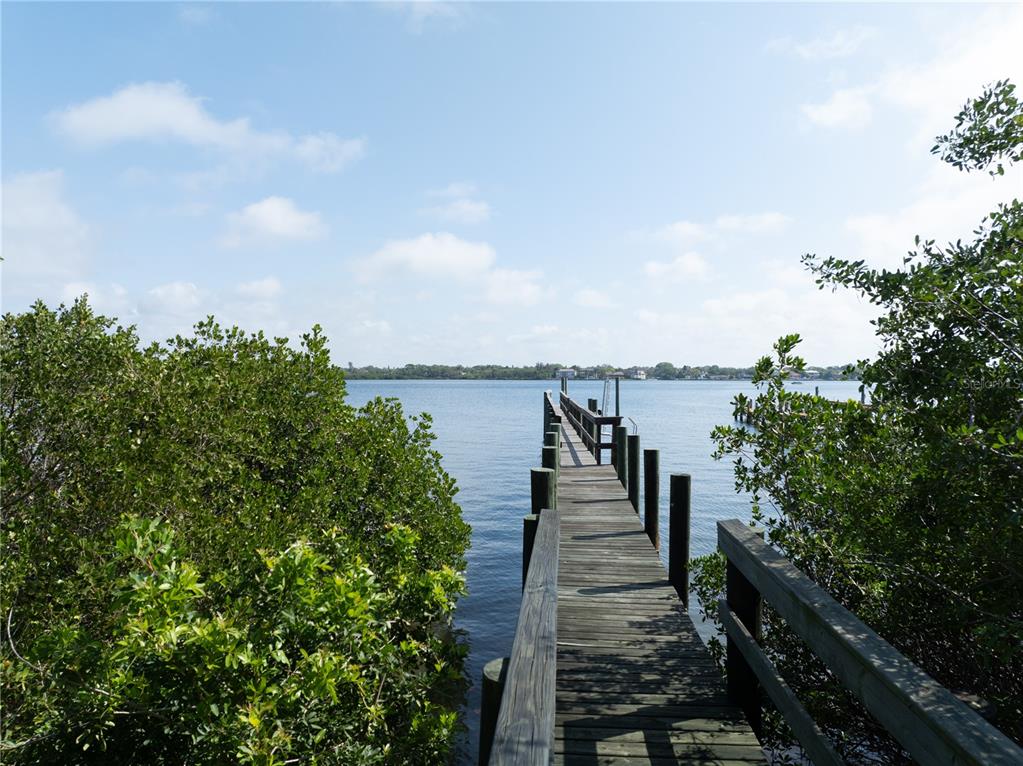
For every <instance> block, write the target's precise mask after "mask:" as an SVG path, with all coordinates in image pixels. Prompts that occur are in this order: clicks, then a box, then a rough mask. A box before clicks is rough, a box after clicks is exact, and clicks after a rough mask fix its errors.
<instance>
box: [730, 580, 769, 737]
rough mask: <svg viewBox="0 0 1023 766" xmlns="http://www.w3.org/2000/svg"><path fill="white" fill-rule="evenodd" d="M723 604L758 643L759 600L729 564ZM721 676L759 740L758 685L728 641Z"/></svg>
mask: <svg viewBox="0 0 1023 766" xmlns="http://www.w3.org/2000/svg"><path fill="white" fill-rule="evenodd" d="M725 601H726V602H727V603H728V606H729V608H730V609H731V610H732V612H734V613H735V616H736V618H737V619H738V620H739V621H740V622H741V623H742V624H743V625H744V626H745V628H746V630H747V631H749V634H750V637H751V638H752V639H753V640H754V641H756V642H758V643H759V642H760V634H761V626H762V621H763V599H762V598H761V596H760V593H759V591H757V589H756V588H755V587H753V584H752V583H750V581H749V580H747V579H746V577H745V575H743V574H742V572H740V571H739V568H738V567H737V566H735V565H734V564H733V563H732V562H731V561H729V562H728V564H727V568H726V571H725ZM725 674H726V676H727V687H728V697H729V699H730V700H731V701H732V703H733V704H736V705H739V707H741V708H742V710H743V712H744V713H745V714H746V720H747V721H749V725H750V728H752V729H753V732H754V733H755V734H756V735H757V737H760V736H761V734H762V732H763V708H762V705H761V701H760V682H759V681H758V680H757V675H756V673H755V672H754V671H753V668H751V667H750V665H749V663H748V662H747V661H746V658H745V657H743V656H742V651H740V649H739V647H738V646H737V645H736V643H735V641H733V640H732V639H731V638H729V639H728V641H727V645H726V647H725Z"/></svg>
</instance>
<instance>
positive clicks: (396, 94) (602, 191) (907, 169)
mask: <svg viewBox="0 0 1023 766" xmlns="http://www.w3.org/2000/svg"><path fill="white" fill-rule="evenodd" d="M2 21H3V40H2V42H3V54H2V55H3V83H2V84H3V96H2V99H3V103H2V106H3V126H2V151H3V155H2V160H3V256H4V264H3V269H4V271H3V308H4V311H19V310H23V309H25V308H26V307H27V306H28V305H30V304H31V302H32V301H33V300H35V299H36V298H43V299H44V300H46V301H47V302H48V303H50V304H51V305H52V304H56V303H59V302H60V301H62V300H63V301H68V300H71V299H73V298H74V296H76V295H78V294H81V293H82V292H88V293H89V294H90V297H91V299H92V301H93V303H94V304H95V305H96V306H97V308H98V309H99V310H101V311H103V312H106V313H108V314H111V315H115V316H118V317H119V318H121V320H122V321H124V322H126V323H134V324H136V325H137V326H138V328H139V332H140V335H142V337H143V338H146V339H153V338H164V337H167V336H168V335H171V334H173V333H175V332H183V331H187V329H188V328H189V327H190V326H191V325H192V324H193V323H194V322H195V321H196V320H198V319H200V318H202V317H204V316H205V315H206V314H209V313H213V314H215V315H216V316H217V317H218V318H220V319H222V320H223V321H225V322H228V323H238V324H240V325H242V326H243V327H246V328H248V329H263V330H265V331H267V332H268V333H269V334H273V335H287V336H290V337H296V336H297V335H298V334H299V333H301V332H303V331H305V330H307V329H308V328H309V327H310V326H311V325H312V324H314V323H319V324H321V325H323V327H324V328H325V330H326V332H327V334H328V336H329V337H330V338H331V341H332V342H331V346H332V350H333V354H334V358H335V360H336V361H338V362H339V363H347V362H348V361H352V362H354V363H355V364H357V365H362V364H370V363H374V364H391V365H393V364H404V363H406V362H431V361H432V362H442V363H469V364H473V363H482V362H498V363H515V364H523V363H524V364H529V363H532V362H535V361H539V360H549V361H560V362H563V363H580V364H591V363H598V362H604V361H607V362H612V363H617V364H622V365H625V364H653V363H656V362H658V361H663V360H668V361H672V362H674V363H676V364H710V363H719V364H750V363H751V362H752V361H753V360H754V359H755V358H756V357H758V356H760V355H761V354H763V353H766V352H768V351H769V349H770V345H771V343H772V342H773V340H774V339H775V338H777V337H778V336H779V335H781V334H783V333H788V332H800V333H801V334H802V335H803V336H804V337H805V339H806V340H805V343H804V346H803V352H804V355H805V356H806V357H807V358H808V359H809V360H810V361H811V362H812V363H819V364H832V363H842V362H845V361H849V360H852V359H854V358H857V357H862V356H864V355H867V354H869V353H871V352H872V350H873V349H874V348H875V340H874V338H873V334H872V328H871V327H870V325H869V319H870V317H871V316H872V311H871V308H870V306H869V305H866V304H865V303H864V302H862V301H860V300H858V299H857V298H855V296H852V295H846V294H832V293H830V292H820V291H818V290H817V289H816V286H815V285H814V284H813V281H812V278H811V277H810V275H808V274H806V273H805V272H803V271H802V270H801V269H800V266H799V257H800V255H801V254H803V253H805V252H817V253H820V254H822V255H828V254H833V255H838V256H844V257H856V258H859V257H863V258H866V259H868V260H869V261H871V262H872V263H876V264H877V265H882V266H889V267H897V266H898V265H900V263H901V257H902V256H903V255H904V254H905V252H906V251H907V250H908V249H910V248H911V247H912V244H913V236H914V234H922V235H926V236H929V237H934V238H937V239H939V240H940V239H954V238H958V237H968V236H969V233H970V232H971V231H972V230H973V228H974V227H975V225H976V224H977V223H978V222H979V220H980V218H981V217H982V216H983V215H984V214H985V213H986V212H987V211H989V210H990V209H993V207H994V205H995V204H996V203H997V202H998V201H1000V200H1007V199H1009V198H1011V197H1012V196H1014V195H1015V196H1018V195H1019V194H1020V191H1021V190H1023V183H1021V179H1023V176H1021V175H1020V174H1019V173H1018V172H1015V171H1014V172H1013V173H1012V174H1011V175H1008V176H1006V177H1004V178H1001V179H998V180H992V179H991V178H989V177H988V176H987V175H986V174H972V175H965V174H962V173H958V172H956V171H953V170H951V169H949V168H946V167H944V166H942V164H941V163H940V162H938V161H937V160H936V159H935V158H933V157H931V156H930V155H929V153H928V149H929V148H930V146H931V144H932V143H933V140H932V139H933V137H934V135H936V134H937V133H940V132H944V131H945V130H947V129H948V128H949V127H950V126H951V124H952V118H953V116H954V115H955V113H956V112H957V111H958V109H959V107H960V106H961V104H962V103H963V102H964V101H965V100H966V99H967V98H969V97H971V96H973V95H976V94H978V93H979V92H980V89H981V87H982V86H983V85H984V84H985V83H989V82H991V81H993V80H996V79H1001V78H1005V77H1011V78H1013V79H1014V80H1015V81H1016V82H1019V83H1023V53H1021V52H1020V48H1019V40H1021V39H1023V6H1019V5H1016V6H1011V5H1009V6H982V5H971V6H950V5H940V6H929V5H899V6H891V7H888V6H879V5H851V4H848V5H770V4H764V5H702V4H699V5H698V4H666V3H661V4H639V3H635V4H626V3H603V4H583V3H562V4H541V3H530V4H526V3H522V4H489V3H480V4H446V3H398V4H385V3H357V4H326V3H321V4H292V3H274V4H270V3H245V4H241V3H239V4H233V3H232V4H226V3H223V4H172V3H133V4H130V3H120V4H91V3H76V4H43V3H31V4H28V3H25V4H19V3H4V5H3V18H2Z"/></svg>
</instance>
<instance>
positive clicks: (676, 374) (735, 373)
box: [345, 362, 859, 380]
mask: <svg viewBox="0 0 1023 766" xmlns="http://www.w3.org/2000/svg"><path fill="white" fill-rule="evenodd" d="M561 369H571V370H575V373H576V377H577V378H584V379H585V378H591V379H598V380H599V379H602V378H604V377H605V376H606V375H608V374H610V373H613V372H615V371H617V370H620V369H621V368H619V367H615V366H614V365H610V364H600V365H596V366H595V367H583V366H581V365H578V364H573V365H564V364H556V363H550V362H537V363H536V364H532V365H527V366H523V367H516V366H514V365H504V364H477V365H472V366H468V365H461V364H406V365H404V366H402V367H377V366H375V365H368V366H366V367H355V366H353V365H352V364H351V363H349V364H348V368H347V370H346V372H345V377H347V378H348V379H349V380H549V379H551V378H554V377H556V375H557V372H558V370H561ZM628 369H630V370H642V371H643V372H645V373H646V375H647V377H648V378H655V379H657V380H749V379H751V378H752V376H753V367H721V366H719V365H716V364H711V365H705V366H695V367H694V366H690V365H688V364H685V365H682V366H681V367H676V366H675V365H674V364H672V363H671V362H659V363H658V364H656V365H654V366H653V367H635V368H628ZM807 369H808V370H810V371H812V373H817V374H816V375H813V374H812V373H811V375H807V377H814V378H815V379H817V380H857V379H858V378H859V375H858V371H857V370H856V369H855V368H852V367H850V366H848V365H834V366H830V367H810V368H807ZM804 375H805V371H804Z"/></svg>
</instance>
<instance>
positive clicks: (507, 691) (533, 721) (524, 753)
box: [490, 508, 561, 766]
mask: <svg viewBox="0 0 1023 766" xmlns="http://www.w3.org/2000/svg"><path fill="white" fill-rule="evenodd" d="M560 536H561V522H560V519H559V516H558V511H557V509H556V508H545V509H544V510H543V511H542V512H541V513H540V521H539V525H538V528H537V530H536V538H535V540H534V541H533V552H532V555H531V556H530V559H529V573H528V574H527V575H526V586H525V588H524V589H523V591H522V604H521V606H520V607H519V622H518V625H517V626H516V628H515V641H514V643H513V644H512V654H511V660H510V662H509V664H508V676H507V680H506V681H505V687H504V695H503V696H502V698H501V711H500V713H498V717H497V726H496V728H495V730H494V744H493V747H492V749H491V751H490V764H491V766H509V765H510V764H516V765H517V766H547V764H548V763H549V762H550V757H551V752H552V750H553V747H554V677H555V671H556V664H557V649H558V646H557V644H558V547H559V542H560Z"/></svg>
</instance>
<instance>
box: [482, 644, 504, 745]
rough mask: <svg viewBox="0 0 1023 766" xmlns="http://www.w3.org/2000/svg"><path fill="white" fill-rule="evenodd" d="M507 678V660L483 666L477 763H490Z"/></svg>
mask: <svg viewBox="0 0 1023 766" xmlns="http://www.w3.org/2000/svg"><path fill="white" fill-rule="evenodd" d="M507 677H508V658H507V657H498V658H496V659H493V660H491V661H490V662H488V663H487V664H486V665H484V666H483V684H482V688H481V692H482V698H481V699H480V751H479V763H480V764H487V763H488V762H489V761H490V750H491V748H492V747H493V745H494V729H495V728H496V727H497V715H498V713H499V712H500V710H501V697H502V696H503V695H504V684H505V679H506V678H507Z"/></svg>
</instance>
